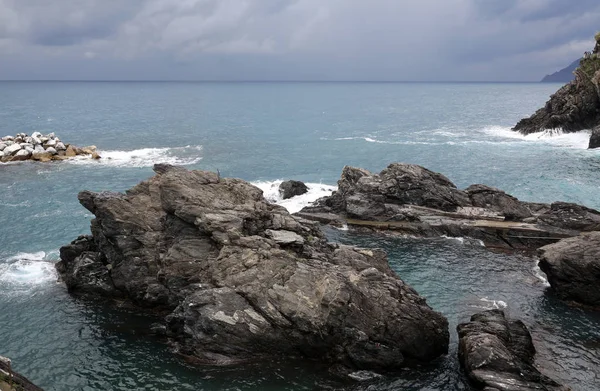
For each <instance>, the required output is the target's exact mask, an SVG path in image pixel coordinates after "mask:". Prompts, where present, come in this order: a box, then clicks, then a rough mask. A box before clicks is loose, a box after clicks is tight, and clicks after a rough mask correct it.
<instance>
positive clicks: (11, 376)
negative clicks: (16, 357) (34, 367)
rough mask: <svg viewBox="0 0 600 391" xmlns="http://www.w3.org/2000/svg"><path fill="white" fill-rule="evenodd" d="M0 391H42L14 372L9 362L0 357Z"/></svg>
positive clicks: (7, 359)
mask: <svg viewBox="0 0 600 391" xmlns="http://www.w3.org/2000/svg"><path fill="white" fill-rule="evenodd" d="M0 390H2V391H44V390H42V389H41V388H40V387H38V386H36V385H35V384H33V383H32V382H31V381H29V379H27V378H26V377H25V376H23V375H21V374H19V373H17V372H15V371H13V370H12V367H11V360H10V359H9V358H6V357H2V356H0Z"/></svg>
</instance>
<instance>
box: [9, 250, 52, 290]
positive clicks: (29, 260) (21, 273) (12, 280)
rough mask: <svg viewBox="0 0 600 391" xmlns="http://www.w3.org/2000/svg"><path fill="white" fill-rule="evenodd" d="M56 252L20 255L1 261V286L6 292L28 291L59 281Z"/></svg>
mask: <svg viewBox="0 0 600 391" xmlns="http://www.w3.org/2000/svg"><path fill="white" fill-rule="evenodd" d="M56 258H57V254H56V252H49V253H46V252H44V251H38V252H35V253H18V254H15V255H13V256H11V257H9V258H7V259H5V260H0V286H3V287H8V288H9V289H7V290H6V291H15V290H28V289H29V288H31V287H34V286H38V285H41V284H46V283H48V282H54V281H56V280H57V274H56V270H55V269H54V261H52V259H56Z"/></svg>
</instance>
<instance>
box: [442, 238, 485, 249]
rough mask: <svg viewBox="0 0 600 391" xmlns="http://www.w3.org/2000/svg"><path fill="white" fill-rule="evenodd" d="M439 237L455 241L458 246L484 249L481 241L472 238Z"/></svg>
mask: <svg viewBox="0 0 600 391" xmlns="http://www.w3.org/2000/svg"><path fill="white" fill-rule="evenodd" d="M441 237H442V238H444V239H448V240H453V241H456V242H458V243H460V244H467V245H470V246H481V247H485V243H483V240H480V239H473V238H467V237H460V236H447V235H442V236H441Z"/></svg>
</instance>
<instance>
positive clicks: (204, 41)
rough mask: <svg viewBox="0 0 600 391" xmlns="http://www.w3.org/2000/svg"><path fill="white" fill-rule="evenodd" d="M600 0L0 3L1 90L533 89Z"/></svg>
mask: <svg viewBox="0 0 600 391" xmlns="http://www.w3.org/2000/svg"><path fill="white" fill-rule="evenodd" d="M599 21H600V2H597V0H593V1H592V0H577V1H574V0H445V1H439V0H370V1H369V2H366V1H362V0H328V1H323V0H53V1H47V0H0V55H1V56H2V58H3V63H2V67H0V78H44V77H45V78H57V79H64V78H83V79H87V78H100V79H127V78H144V79H211V80H212V79H227V80H237V79H252V80H256V79H258V80H260V79H262V80H265V79H270V80H273V79H293V80H304V79H319V80H320V79H333V80H348V79H350V80H527V79H533V80H536V79H539V78H540V77H541V76H543V75H544V74H546V73H550V72H552V71H554V70H556V69H558V68H560V67H562V66H565V65H568V64H569V63H570V62H572V61H573V60H574V59H575V58H577V57H578V56H580V55H581V53H582V52H583V51H584V50H589V49H590V48H591V37H592V36H593V34H594V33H595V32H596V30H597V29H600V23H599Z"/></svg>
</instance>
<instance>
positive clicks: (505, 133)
mask: <svg viewBox="0 0 600 391" xmlns="http://www.w3.org/2000/svg"><path fill="white" fill-rule="evenodd" d="M483 133H485V134H487V135H489V136H493V137H499V138H504V139H515V140H522V141H530V142H544V143H547V144H552V145H556V146H560V147H570V148H577V149H587V147H588V143H589V141H590V132H589V131H581V132H574V133H565V132H563V131H562V130H561V129H548V130H544V131H541V132H537V133H530V134H521V133H519V132H515V131H513V130H511V128H509V127H502V126H489V127H486V128H484V129H483Z"/></svg>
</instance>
